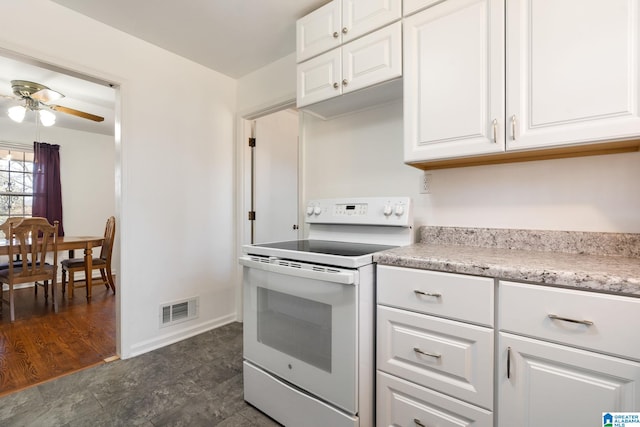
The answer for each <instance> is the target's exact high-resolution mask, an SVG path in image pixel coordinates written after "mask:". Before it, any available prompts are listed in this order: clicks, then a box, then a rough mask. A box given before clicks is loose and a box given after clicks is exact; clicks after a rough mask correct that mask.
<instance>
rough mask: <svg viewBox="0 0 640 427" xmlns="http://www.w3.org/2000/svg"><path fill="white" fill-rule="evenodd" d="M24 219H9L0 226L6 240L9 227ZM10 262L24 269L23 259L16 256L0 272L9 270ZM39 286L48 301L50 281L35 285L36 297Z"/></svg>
mask: <svg viewBox="0 0 640 427" xmlns="http://www.w3.org/2000/svg"><path fill="white" fill-rule="evenodd" d="M24 218H25V217H22V216H12V217H9V218H7V219H6V221H5V222H4V223H3V224H2V225H0V231H2V232H3V233H4V236H5V239H8V238H9V237H8V236H9V232H10V231H9V225H11V224H13V225H14V226H15V225H16V224H18V223H19V222H21V221H22V220H23V219H24ZM33 218H39V217H33ZM9 262H12V263H13V266H14V267H22V259H20V255H15V258H13V259H12V260H11V261H7V262H2V263H0V270H6V269H7V268H9ZM38 286H42V287H43V288H44V299H45V300H46V299H47V298H48V297H49V281H48V280H45V281H44V282H42V283H40V282H35V283H34V284H33V291H34V293H35V295H36V296H38Z"/></svg>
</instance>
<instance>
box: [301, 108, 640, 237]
mask: <svg viewBox="0 0 640 427" xmlns="http://www.w3.org/2000/svg"><path fill="white" fill-rule="evenodd" d="M302 117H303V120H304V124H303V129H304V131H303V141H304V153H305V155H304V158H305V165H304V168H305V170H304V188H305V199H311V198H318V197H342V196H345V197H349V196H378V195H381V196H392V195H402V196H411V197H412V198H413V200H414V207H415V217H416V223H417V224H418V225H442V226H463V227H491V228H529V229H543V230H544V229H546V230H580V231H605V232H633V233H640V215H639V214H638V212H640V153H637V152H636V153H628V154H614V155H606V156H593V157H583V158H573V159H560V160H547V161H536V162H526V163H512V164H505V165H488V166H477V167H470V168H458V169H446V170H436V171H432V172H431V173H432V193H431V194H429V195H425V194H419V183H420V178H421V173H422V172H421V171H420V170H418V169H415V168H412V167H410V166H406V165H404V164H403V160H402V150H403V141H402V137H403V130H402V104H401V103H400V102H397V103H395V104H391V105H388V106H384V107H380V108H376V109H373V110H370V111H366V112H362V113H356V114H352V115H349V116H346V117H342V118H340V119H334V120H330V121H322V120H319V119H317V118H315V117H313V116H310V115H308V114H304V115H303V116H302Z"/></svg>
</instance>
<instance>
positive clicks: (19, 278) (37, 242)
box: [0, 218, 58, 322]
mask: <svg viewBox="0 0 640 427" xmlns="http://www.w3.org/2000/svg"><path fill="white" fill-rule="evenodd" d="M7 237H9V238H8V239H7V240H9V260H12V259H14V258H13V257H14V255H20V257H21V260H22V262H21V265H19V266H14V264H13V263H12V262H9V265H8V268H7V269H6V270H0V283H3V284H4V283H6V284H7V285H9V299H8V300H5V299H4V290H3V299H2V301H3V302H6V303H8V304H9V310H10V317H11V321H12V322H14V321H15V319H16V315H15V308H14V291H13V287H14V285H17V284H21V283H31V282H38V281H45V280H46V281H51V299H52V304H53V308H54V311H57V310H58V305H57V303H56V280H57V277H56V276H57V273H58V271H57V270H58V221H56V222H55V223H54V225H51V224H49V221H47V220H46V219H45V218H24V219H22V221H20V222H18V223H17V224H14V223H10V224H9V234H8V236H7ZM32 241H33V242H34V244H32ZM48 252H53V265H51V264H47V263H46V262H45V260H46V257H47V253H48Z"/></svg>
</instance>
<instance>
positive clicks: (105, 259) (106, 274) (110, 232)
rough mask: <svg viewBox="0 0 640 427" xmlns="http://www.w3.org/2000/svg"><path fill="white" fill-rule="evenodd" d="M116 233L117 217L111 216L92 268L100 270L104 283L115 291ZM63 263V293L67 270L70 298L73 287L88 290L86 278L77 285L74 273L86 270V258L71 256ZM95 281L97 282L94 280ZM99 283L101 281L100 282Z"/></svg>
mask: <svg viewBox="0 0 640 427" xmlns="http://www.w3.org/2000/svg"><path fill="white" fill-rule="evenodd" d="M115 235H116V219H115V217H113V216H111V217H109V219H107V224H106V226H105V228H104V242H103V243H102V248H101V249H100V256H99V257H98V258H92V269H93V270H100V276H101V279H102V283H104V285H105V287H106V288H107V289H109V288H111V290H112V291H113V293H114V294H115V293H116V285H115V282H114V280H113V275H112V273H111V255H112V254H113V240H114V238H115ZM61 265H62V294H63V295H64V291H65V288H66V287H67V272H68V273H69V298H73V289H74V288H79V287H84V288H85V289H86V290H87V295H88V292H89V289H87V281H86V279H85V281H84V284H83V285H76V284H75V283H74V280H73V273H75V272H76V271H85V264H84V258H71V259H65V260H64V261H62V263H61ZM94 283H95V282H94ZM98 283H99V282H98Z"/></svg>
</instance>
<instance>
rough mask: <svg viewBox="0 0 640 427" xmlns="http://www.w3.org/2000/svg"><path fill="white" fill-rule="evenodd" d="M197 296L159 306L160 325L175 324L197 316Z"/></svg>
mask: <svg viewBox="0 0 640 427" xmlns="http://www.w3.org/2000/svg"><path fill="white" fill-rule="evenodd" d="M198 304H199V298H198V297H194V298H189V299H187V300H184V301H176V302H172V303H169V304H163V305H161V306H160V327H161V328H164V327H166V326H171V325H175V324H177V323H181V322H186V321H187V320H192V319H195V318H197V317H198Z"/></svg>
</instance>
